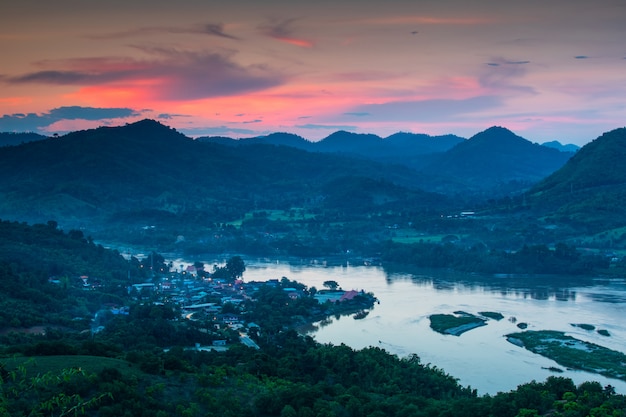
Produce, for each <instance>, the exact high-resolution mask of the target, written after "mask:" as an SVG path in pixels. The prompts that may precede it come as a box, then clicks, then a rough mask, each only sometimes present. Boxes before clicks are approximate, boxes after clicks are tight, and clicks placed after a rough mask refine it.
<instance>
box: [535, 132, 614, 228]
mask: <svg viewBox="0 0 626 417" xmlns="http://www.w3.org/2000/svg"><path fill="white" fill-rule="evenodd" d="M625 158H626V128H620V129H615V130H612V131H610V132H607V133H604V134H603V135H601V136H600V137H598V138H597V139H595V140H594V141H592V142H590V143H588V144H587V145H585V146H583V147H582V148H581V149H580V150H579V151H578V152H577V153H576V154H575V155H574V156H573V157H572V158H571V159H570V160H569V161H568V162H567V163H566V164H565V165H564V166H563V167H561V168H560V169H559V170H557V171H556V172H554V173H553V174H552V175H550V176H548V177H547V178H545V179H544V180H542V181H541V182H540V183H538V184H537V185H535V186H534V187H533V188H532V189H531V190H530V191H529V193H528V196H529V201H530V202H531V203H532V205H533V207H534V208H535V209H536V210H537V211H538V212H540V213H544V214H545V215H546V216H548V218H549V219H550V220H551V221H556V222H559V223H564V224H570V225H576V226H577V227H584V228H585V229H586V230H587V231H588V232H589V233H598V232H600V231H603V230H611V229H615V228H618V227H621V226H623V225H624V224H625V222H626V214H625V212H624V205H625V204H626V165H624V163H623V161H624V160H625Z"/></svg>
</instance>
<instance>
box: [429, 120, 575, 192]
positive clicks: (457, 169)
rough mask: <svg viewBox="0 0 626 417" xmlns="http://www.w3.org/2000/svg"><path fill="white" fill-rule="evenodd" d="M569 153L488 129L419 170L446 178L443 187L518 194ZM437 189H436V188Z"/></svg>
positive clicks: (558, 165)
mask: <svg viewBox="0 0 626 417" xmlns="http://www.w3.org/2000/svg"><path fill="white" fill-rule="evenodd" d="M571 156H572V154H571V153H564V152H559V151H557V150H556V149H551V148H547V147H544V146H541V145H537V144H534V143H532V142H530V141H528V140H526V139H524V138H522V137H520V136H517V135H515V134H514V133H513V132H511V131H510V130H508V129H505V128H503V127H491V128H489V129H487V130H485V131H483V132H480V133H478V134H476V135H474V136H472V137H471V138H470V139H468V140H466V141H463V142H461V143H459V144H457V145H456V146H454V147H453V148H452V149H450V150H448V151H446V152H444V153H442V154H440V155H439V156H437V157H435V158H434V159H433V160H432V161H431V162H430V163H429V164H428V165H426V166H425V167H424V168H423V169H422V170H421V171H422V172H424V173H425V174H428V175H437V174H438V175H439V176H440V177H441V178H448V179H449V181H447V182H442V183H441V186H442V187H449V188H455V187H456V188H457V191H459V192H460V191H462V190H463V189H465V190H468V189H474V190H476V191H480V190H483V191H484V190H492V191H491V192H493V189H494V188H496V187H500V188H502V187H504V188H505V189H507V188H509V189H510V191H519V190H520V189H522V188H524V187H528V186H529V185H531V184H533V183H535V182H537V181H539V180H541V179H543V178H544V177H545V176H547V175H549V174H551V173H552V172H554V171H556V170H557V169H558V168H560V167H561V166H562V165H563V164H564V163H565V162H566V161H567V160H568V159H569V158H570V157H571ZM438 190H439V189H438Z"/></svg>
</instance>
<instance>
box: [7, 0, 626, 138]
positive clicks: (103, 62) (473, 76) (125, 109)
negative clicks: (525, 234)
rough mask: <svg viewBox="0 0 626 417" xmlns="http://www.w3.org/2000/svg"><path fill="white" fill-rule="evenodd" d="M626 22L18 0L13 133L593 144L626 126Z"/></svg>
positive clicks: (560, 11)
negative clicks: (142, 128)
mask: <svg viewBox="0 0 626 417" xmlns="http://www.w3.org/2000/svg"><path fill="white" fill-rule="evenodd" d="M624 21H626V0H596V1H594V2H591V1H589V0H584V1H580V0H541V1H538V0H526V1H508V0H410V1H409V0H406V1H405V0H386V1H367V0H343V1H342V0H333V1H328V0H317V1H315V2H312V1H300V0H290V1H282V0H277V1H272V0H267V1H258V0H229V1H221V0H179V1H171V0H167V1H166V0H132V1H130V0H108V1H106V2H102V1H101V2H97V1H92V0H55V1H40V0H20V1H19V2H18V1H10V0H7V1H3V2H2V4H1V5H0V56H1V57H2V58H1V60H0V131H5V132H6V131H10V132H22V131H29V132H38V133H42V134H46V135H52V134H54V133H58V134H62V133H66V132H69V131H74V130H82V129H88V128H94V127H98V126H117V125H123V124H126V123H132V122H134V121H137V120H141V119H145V118H150V119H155V120H158V121H160V122H162V123H163V124H166V125H168V126H171V127H174V128H176V129H177V130H178V131H180V132H182V133H185V134H187V135H188V136H191V137H198V136H229V137H235V138H240V137H252V136H260V135H266V134H269V133H271V132H290V133H295V134H298V135H300V136H302V137H304V138H306V139H309V140H319V139H321V138H324V137H326V136H328V135H329V134H331V133H333V132H335V131H337V130H346V131H351V132H355V133H374V134H377V135H379V136H381V137H386V136H389V135H391V134H393V133H395V132H399V131H403V132H414V133H427V134H430V135H440V134H448V133H452V134H456V135H459V136H462V137H466V138H469V137H471V136H473V135H475V134H476V133H479V132H481V131H483V130H485V129H487V128H489V127H491V126H503V127H506V128H508V129H510V130H512V131H513V132H515V133H516V134H518V135H520V136H522V137H525V138H526V139H528V140H531V141H533V142H538V143H543V142H547V141H552V140H558V141H560V142H561V143H564V144H565V143H573V144H577V145H579V146H580V145H584V144H585V143H587V142H589V141H591V140H593V139H595V138H597V137H598V136H600V135H601V134H602V133H604V132H607V131H610V130H613V129H615V128H618V127H623V126H624V125H626V24H624Z"/></svg>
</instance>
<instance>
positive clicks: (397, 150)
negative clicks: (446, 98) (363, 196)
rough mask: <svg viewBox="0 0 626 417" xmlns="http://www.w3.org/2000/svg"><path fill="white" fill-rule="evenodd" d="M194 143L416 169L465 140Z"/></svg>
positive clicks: (410, 137)
mask: <svg viewBox="0 0 626 417" xmlns="http://www.w3.org/2000/svg"><path fill="white" fill-rule="evenodd" d="M197 140H199V141H202V142H211V143H220V144H226V145H231V146H242V145H252V144H267V145H278V146H290V147H294V148H298V149H303V150H306V151H309V152H325V153H338V154H343V155H350V156H354V157H360V158H367V159H371V160H374V161H377V162H384V163H390V164H398V165H404V166H407V167H409V168H413V169H416V168H420V167H422V166H424V165H425V164H426V163H427V162H429V161H430V160H431V158H432V155H435V154H438V153H441V152H445V151H447V150H449V149H450V148H452V147H453V146H454V145H456V144H458V143H460V142H462V141H464V140H465V139H463V138H461V137H459V136H455V135H443V136H429V135H426V134H416V133H407V132H398V133H395V134H393V135H391V136H388V137H386V138H381V137H380V136H377V135H373V134H360V133H352V132H346V131H338V132H335V133H332V134H331V135H329V136H327V137H326V138H324V139H322V140H320V141H319V142H311V141H308V140H306V139H304V138H302V137H301V136H297V135H294V134H290V133H272V134H270V135H267V136H259V137H255V138H247V139H229V138H224V137H201V138H198V139H197Z"/></svg>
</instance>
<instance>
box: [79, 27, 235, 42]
mask: <svg viewBox="0 0 626 417" xmlns="http://www.w3.org/2000/svg"><path fill="white" fill-rule="evenodd" d="M160 33H165V34H192V35H211V36H217V37H220V38H226V39H232V40H240V38H238V37H237V36H234V35H231V34H228V33H226V32H225V31H224V25H223V24H221V23H205V24H198V25H194V26H190V27H176V26H151V27H142V28H138V29H133V30H127V31H123V32H113V33H107V34H103V35H90V36H88V38H90V39H120V38H131V37H135V36H144V35H154V34H160Z"/></svg>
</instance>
